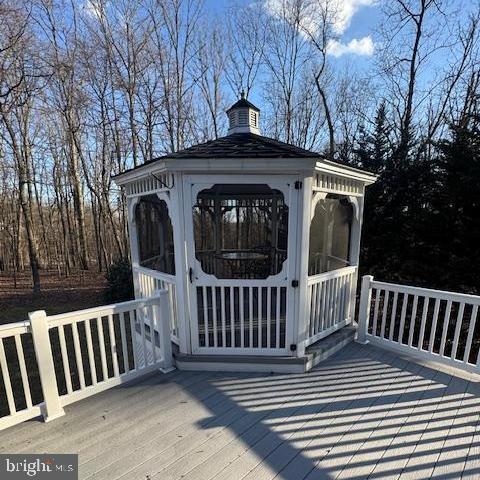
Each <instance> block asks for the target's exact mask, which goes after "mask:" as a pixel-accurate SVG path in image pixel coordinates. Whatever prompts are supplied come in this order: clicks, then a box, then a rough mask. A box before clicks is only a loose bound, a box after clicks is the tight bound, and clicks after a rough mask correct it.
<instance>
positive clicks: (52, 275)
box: [0, 270, 107, 324]
mask: <svg viewBox="0 0 480 480" xmlns="http://www.w3.org/2000/svg"><path fill="white" fill-rule="evenodd" d="M16 283H17V285H16V286H15V280H14V277H13V274H11V273H8V274H6V273H0V305H1V308H0V324H4V323H11V322H19V321H23V320H26V319H27V317H28V312H33V311H35V310H45V311H46V312H47V314H49V315H54V314H56V313H64V312H70V311H73V310H81V309H83V308H90V307H96V306H99V305H104V304H105V303H107V302H106V301H105V298H104V291H105V286H106V282H105V277H104V273H98V272H97V271H93V270H92V271H80V272H76V273H73V274H71V275H69V276H68V277H66V276H65V275H63V274H60V275H59V274H58V272H57V271H55V270H43V271H42V272H41V285H42V291H41V292H40V293H39V294H37V295H33V293H32V283H31V276H30V272H29V271H25V272H21V273H17V278H16Z"/></svg>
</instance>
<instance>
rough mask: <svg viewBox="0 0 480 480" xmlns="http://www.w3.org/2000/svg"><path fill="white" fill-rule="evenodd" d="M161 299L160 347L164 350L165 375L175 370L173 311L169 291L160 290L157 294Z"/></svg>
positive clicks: (163, 367)
mask: <svg viewBox="0 0 480 480" xmlns="http://www.w3.org/2000/svg"><path fill="white" fill-rule="evenodd" d="M156 293H157V295H158V298H159V310H160V315H159V322H158V327H159V333H160V346H161V349H162V357H163V366H162V367H161V368H160V370H161V371H162V372H163V373H168V372H171V371H172V370H174V369H175V367H174V366H173V354H172V339H171V336H170V325H171V323H172V309H171V305H170V297H169V295H168V291H167V290H159V291H157V292H156Z"/></svg>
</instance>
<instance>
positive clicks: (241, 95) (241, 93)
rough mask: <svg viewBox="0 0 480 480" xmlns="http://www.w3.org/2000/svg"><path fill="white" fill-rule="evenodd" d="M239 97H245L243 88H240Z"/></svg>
mask: <svg viewBox="0 0 480 480" xmlns="http://www.w3.org/2000/svg"><path fill="white" fill-rule="evenodd" d="M240 98H242V99H243V98H245V90H244V89H243V88H242V90H241V91H240Z"/></svg>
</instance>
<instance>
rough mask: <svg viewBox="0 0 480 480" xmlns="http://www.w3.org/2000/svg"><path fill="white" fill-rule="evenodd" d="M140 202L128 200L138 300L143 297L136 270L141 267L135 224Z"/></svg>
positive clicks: (129, 227)
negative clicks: (136, 208)
mask: <svg viewBox="0 0 480 480" xmlns="http://www.w3.org/2000/svg"><path fill="white" fill-rule="evenodd" d="M139 200H140V199H139V197H134V198H127V212H128V218H127V220H128V236H129V237H130V261H131V264H132V275H133V290H134V293H135V298H136V299H138V298H140V297H141V291H140V285H139V281H138V272H137V270H136V267H138V265H139V252H138V237H137V224H136V223H135V207H136V206H137V203H138V202H139Z"/></svg>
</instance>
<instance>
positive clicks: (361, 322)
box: [357, 275, 373, 344]
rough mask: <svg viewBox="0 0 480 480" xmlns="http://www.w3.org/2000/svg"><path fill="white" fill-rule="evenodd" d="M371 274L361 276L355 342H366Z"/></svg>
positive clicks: (370, 297) (370, 295) (370, 299)
mask: <svg viewBox="0 0 480 480" xmlns="http://www.w3.org/2000/svg"><path fill="white" fill-rule="evenodd" d="M372 282H373V277H372V275H364V276H363V277H362V290H361V292H360V306H359V308H358V330H357V342H358V343H363V344H365V343H368V342H367V332H368V320H369V318H370V303H371V301H372Z"/></svg>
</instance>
